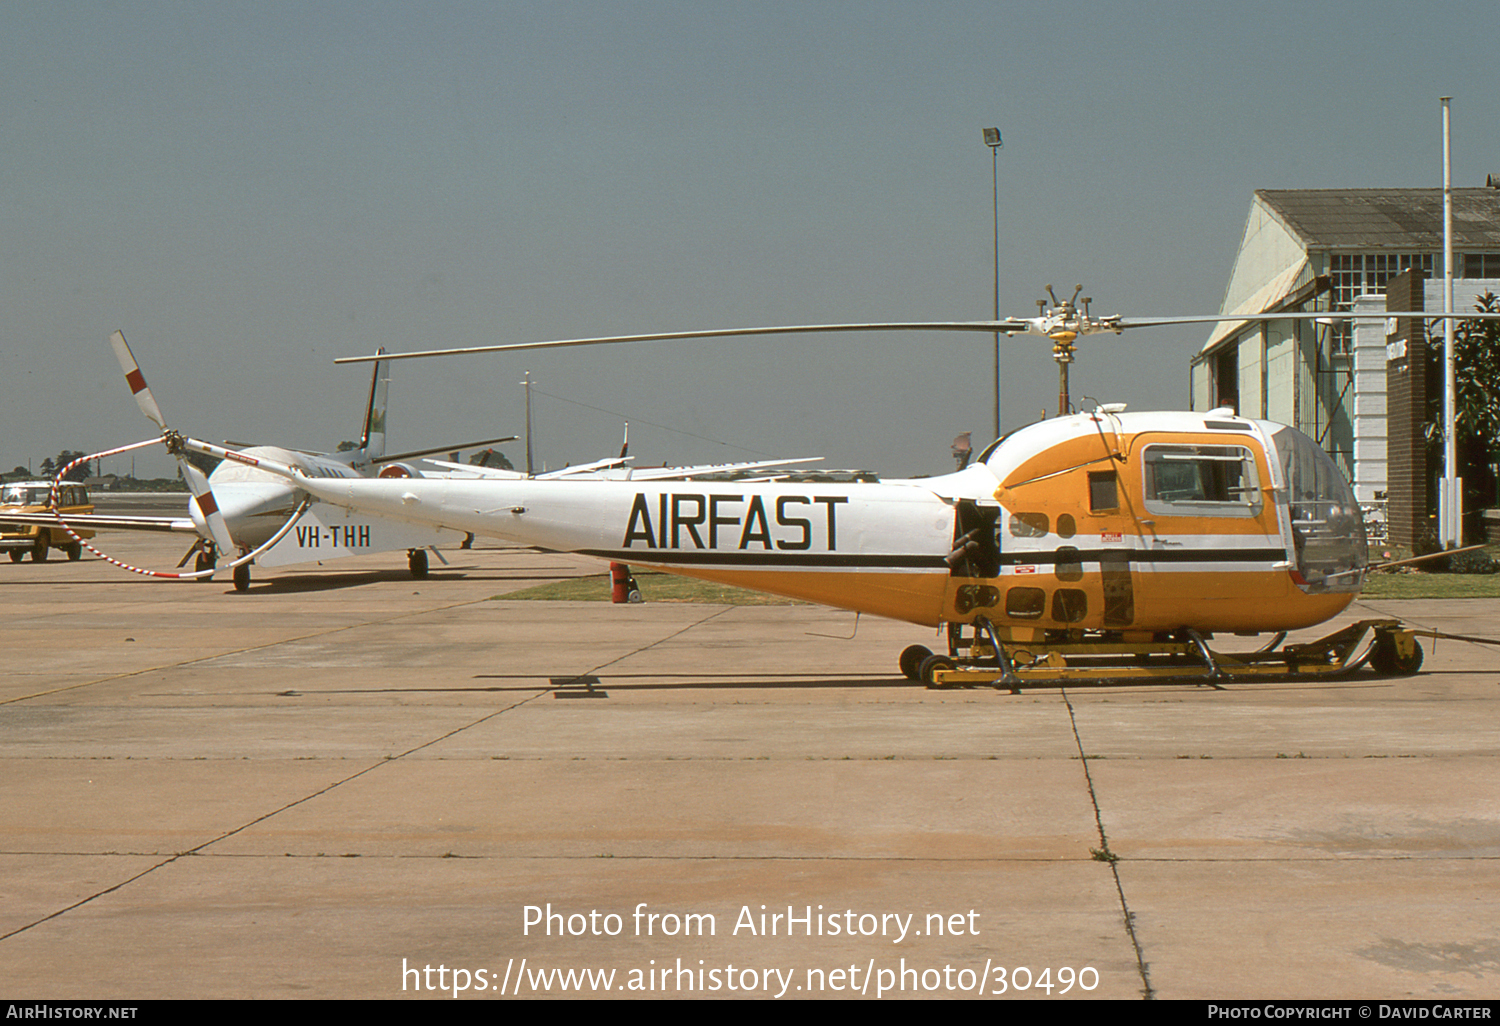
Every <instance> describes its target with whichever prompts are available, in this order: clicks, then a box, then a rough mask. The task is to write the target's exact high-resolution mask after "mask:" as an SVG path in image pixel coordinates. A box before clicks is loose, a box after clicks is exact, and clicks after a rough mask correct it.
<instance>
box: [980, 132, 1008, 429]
mask: <svg viewBox="0 0 1500 1026" xmlns="http://www.w3.org/2000/svg"><path fill="white" fill-rule="evenodd" d="M984 144H985V145H986V146H988V147H989V148H990V192H991V195H992V199H993V205H994V222H995V320H997V321H998V320H999V319H1000V164H999V158H998V154H999V152H1000V147H1001V146H1002V145H1004V144H1003V143H1002V142H1001V141H1000V129H998V128H986V129H985V130H984ZM995 437H996V438H999V437H1000V332H998V331H997V332H995Z"/></svg>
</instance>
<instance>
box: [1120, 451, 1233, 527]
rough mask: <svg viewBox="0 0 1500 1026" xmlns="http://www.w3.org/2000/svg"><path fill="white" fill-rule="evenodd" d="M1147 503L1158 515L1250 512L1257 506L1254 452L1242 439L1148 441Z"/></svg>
mask: <svg viewBox="0 0 1500 1026" xmlns="http://www.w3.org/2000/svg"><path fill="white" fill-rule="evenodd" d="M1143 466H1144V471H1145V478H1146V479H1145V492H1146V509H1147V510H1148V511H1150V512H1152V513H1158V514H1161V515H1163V516H1179V517H1183V516H1187V517H1191V516H1199V517H1202V516H1207V517H1253V516H1255V515H1256V514H1257V513H1259V512H1260V510H1261V505H1262V503H1261V494H1260V477H1259V475H1258V474H1257V473H1256V470H1255V456H1254V454H1253V453H1252V452H1251V451H1250V450H1249V449H1247V448H1245V447H1244V446H1241V445H1148V446H1147V447H1146V450H1145V455H1144V461H1143Z"/></svg>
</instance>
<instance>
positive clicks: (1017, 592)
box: [1005, 588, 1047, 620]
mask: <svg viewBox="0 0 1500 1026" xmlns="http://www.w3.org/2000/svg"><path fill="white" fill-rule="evenodd" d="M1046 610H1047V593H1046V592H1044V591H1042V589H1041V588H1011V589H1010V590H1009V591H1007V592H1006V593H1005V615H1006V616H1012V617H1015V618H1016V619H1017V620H1039V619H1041V616H1042V613H1044V612H1046Z"/></svg>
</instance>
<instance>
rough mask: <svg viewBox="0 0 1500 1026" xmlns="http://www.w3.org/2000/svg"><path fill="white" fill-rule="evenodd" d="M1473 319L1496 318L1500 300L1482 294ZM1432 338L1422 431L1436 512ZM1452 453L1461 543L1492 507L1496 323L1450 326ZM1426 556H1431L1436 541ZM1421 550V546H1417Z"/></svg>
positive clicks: (1436, 358)
mask: <svg viewBox="0 0 1500 1026" xmlns="http://www.w3.org/2000/svg"><path fill="white" fill-rule="evenodd" d="M1474 310H1475V312H1476V313H1496V312H1500V297H1497V296H1495V294H1494V293H1491V292H1486V293H1485V294H1484V295H1482V296H1479V297H1477V298H1476V301H1475V305H1474ZM1445 344H1446V343H1445V340H1444V339H1442V338H1434V339H1433V340H1432V345H1431V347H1430V349H1429V357H1428V358H1429V360H1430V361H1431V362H1430V363H1429V366H1428V378H1427V380H1428V381H1429V382H1431V383H1432V384H1430V385H1429V392H1428V396H1429V401H1428V419H1427V425H1426V434H1427V452H1428V466H1429V468H1430V470H1429V473H1430V474H1431V475H1432V481H1433V483H1432V485H1431V486H1430V488H1429V501H1430V503H1431V507H1430V508H1436V495H1437V487H1436V478H1437V477H1439V476H1441V474H1442V472H1443V470H1442V467H1443V456H1442V451H1443V426H1444V425H1443V398H1442V381H1443V346H1444V345H1445ZM1453 392H1454V411H1453V422H1454V434H1455V435H1456V437H1455V438H1454V449H1455V451H1456V453H1457V456H1458V467H1457V468H1456V473H1457V476H1459V477H1461V478H1463V482H1464V511H1465V513H1464V532H1463V534H1464V537H1465V538H1476V537H1480V536H1481V534H1482V531H1481V526H1480V519H1479V518H1480V514H1481V512H1482V511H1483V510H1485V509H1486V508H1489V507H1491V506H1494V505H1496V502H1497V496H1496V473H1495V469H1496V464H1497V463H1500V321H1494V320H1479V319H1475V320H1472V321H1458V322H1456V323H1455V324H1454V326H1453ZM1431 544H1432V548H1431V549H1430V551H1435V550H1436V545H1437V543H1436V538H1435V536H1434V538H1433V540H1432V543H1431ZM1419 547H1421V546H1419Z"/></svg>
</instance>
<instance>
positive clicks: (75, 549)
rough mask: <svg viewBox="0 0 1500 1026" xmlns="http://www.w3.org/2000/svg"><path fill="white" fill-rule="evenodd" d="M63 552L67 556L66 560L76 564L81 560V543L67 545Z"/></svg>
mask: <svg viewBox="0 0 1500 1026" xmlns="http://www.w3.org/2000/svg"><path fill="white" fill-rule="evenodd" d="M65 551H66V552H67V554H68V559H69V560H71V561H73V562H75V563H76V562H78V560H80V559H82V558H83V543H82V542H74V543H73V544H72V545H69V546H68V547H67V548H66V550H65Z"/></svg>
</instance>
